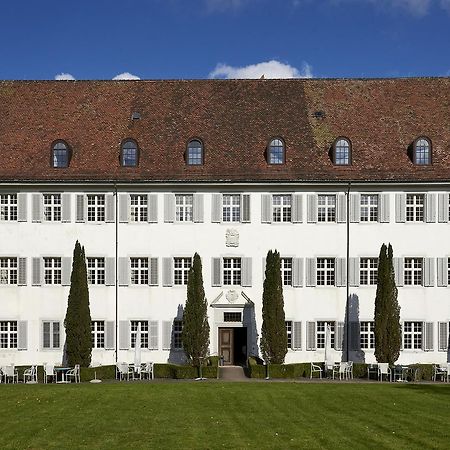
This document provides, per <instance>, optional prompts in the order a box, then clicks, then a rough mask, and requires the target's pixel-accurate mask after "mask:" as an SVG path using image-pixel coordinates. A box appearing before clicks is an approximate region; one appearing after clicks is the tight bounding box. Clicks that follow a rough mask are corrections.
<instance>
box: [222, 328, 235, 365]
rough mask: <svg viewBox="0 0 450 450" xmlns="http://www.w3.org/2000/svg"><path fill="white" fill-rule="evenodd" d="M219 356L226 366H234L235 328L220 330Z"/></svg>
mask: <svg viewBox="0 0 450 450" xmlns="http://www.w3.org/2000/svg"><path fill="white" fill-rule="evenodd" d="M219 355H220V356H222V357H223V363H224V364H225V365H228V366H229V365H232V364H234V351H233V328H219Z"/></svg>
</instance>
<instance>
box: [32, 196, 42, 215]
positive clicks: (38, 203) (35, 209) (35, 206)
mask: <svg viewBox="0 0 450 450" xmlns="http://www.w3.org/2000/svg"><path fill="white" fill-rule="evenodd" d="M31 200H32V203H31V205H32V211H31V217H32V220H33V222H41V221H42V195H41V194H33V195H32V197H31Z"/></svg>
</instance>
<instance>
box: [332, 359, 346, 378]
mask: <svg viewBox="0 0 450 450" xmlns="http://www.w3.org/2000/svg"><path fill="white" fill-rule="evenodd" d="M335 375H339V379H340V380H342V379H343V378H344V379H346V378H347V363H346V362H340V363H339V365H335V366H334V367H333V380H334V376H335Z"/></svg>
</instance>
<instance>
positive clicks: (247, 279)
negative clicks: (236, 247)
mask: <svg viewBox="0 0 450 450" xmlns="http://www.w3.org/2000/svg"><path fill="white" fill-rule="evenodd" d="M241 285H242V286H248V287H250V286H251V285H252V258H242V278H241Z"/></svg>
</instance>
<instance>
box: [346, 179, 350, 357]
mask: <svg viewBox="0 0 450 450" xmlns="http://www.w3.org/2000/svg"><path fill="white" fill-rule="evenodd" d="M350 187H351V183H350V182H349V183H348V186H347V217H346V222H347V253H346V272H347V277H346V283H345V284H346V286H345V288H346V302H345V337H346V339H345V355H346V358H345V360H346V361H348V360H349V344H350V342H349V336H350V327H349V325H350V321H349V317H348V313H349V306H350V305H349V303H350V282H349V278H350V277H349V271H350Z"/></svg>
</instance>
